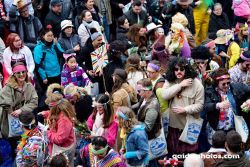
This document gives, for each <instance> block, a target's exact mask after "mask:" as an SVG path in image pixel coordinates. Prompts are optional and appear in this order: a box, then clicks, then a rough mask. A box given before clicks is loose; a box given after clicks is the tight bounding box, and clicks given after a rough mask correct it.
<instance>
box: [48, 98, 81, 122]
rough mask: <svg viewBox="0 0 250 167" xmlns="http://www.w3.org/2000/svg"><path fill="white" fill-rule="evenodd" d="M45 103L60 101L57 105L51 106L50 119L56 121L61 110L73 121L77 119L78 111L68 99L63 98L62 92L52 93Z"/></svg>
mask: <svg viewBox="0 0 250 167" xmlns="http://www.w3.org/2000/svg"><path fill="white" fill-rule="evenodd" d="M45 103H46V104H47V105H49V104H50V103H58V104H57V105H55V106H52V107H51V108H50V113H49V121H50V122H52V123H53V122H56V121H57V120H58V117H59V115H60V113H61V112H63V113H64V115H65V116H66V117H68V118H69V119H70V120H71V121H72V122H75V121H76V113H75V109H74V107H73V105H72V104H71V103H70V102H69V101H68V100H66V99H64V98H63V95H62V94H60V93H51V94H50V95H49V96H48V97H47V99H46V100H45Z"/></svg>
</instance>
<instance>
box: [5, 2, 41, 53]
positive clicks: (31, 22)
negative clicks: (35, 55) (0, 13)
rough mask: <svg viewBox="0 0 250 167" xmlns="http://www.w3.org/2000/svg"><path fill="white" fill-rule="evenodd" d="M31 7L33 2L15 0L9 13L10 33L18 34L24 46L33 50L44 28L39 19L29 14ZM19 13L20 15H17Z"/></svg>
mask: <svg viewBox="0 0 250 167" xmlns="http://www.w3.org/2000/svg"><path fill="white" fill-rule="evenodd" d="M30 5H31V2H29V3H26V2H24V1H22V0H15V1H14V3H13V4H12V6H11V8H10V11H9V18H10V31H12V32H15V33H18V34H19V36H20V38H21V39H22V41H23V42H24V44H25V45H26V46H27V47H29V49H30V50H33V49H34V47H35V45H36V41H37V38H38V37H39V34H40V31H41V30H42V28H43V27H42V24H41V22H40V20H39V19H38V18H37V17H35V16H33V15H31V14H29V10H28V6H30ZM17 11H18V12H19V13H20V15H17Z"/></svg>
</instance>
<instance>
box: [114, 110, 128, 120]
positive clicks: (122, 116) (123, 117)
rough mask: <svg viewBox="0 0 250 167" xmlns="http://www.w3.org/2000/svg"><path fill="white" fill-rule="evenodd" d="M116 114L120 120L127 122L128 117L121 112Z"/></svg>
mask: <svg viewBox="0 0 250 167" xmlns="http://www.w3.org/2000/svg"><path fill="white" fill-rule="evenodd" d="M117 114H118V116H119V117H120V118H122V119H124V120H125V121H128V120H129V118H128V116H127V115H125V114H124V113H123V112H121V111H118V112H117Z"/></svg>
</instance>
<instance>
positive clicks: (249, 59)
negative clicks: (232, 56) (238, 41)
mask: <svg viewBox="0 0 250 167" xmlns="http://www.w3.org/2000/svg"><path fill="white" fill-rule="evenodd" d="M240 57H241V58H242V59H243V60H245V61H250V58H247V57H245V56H244V55H243V54H242V53H241V54H240Z"/></svg>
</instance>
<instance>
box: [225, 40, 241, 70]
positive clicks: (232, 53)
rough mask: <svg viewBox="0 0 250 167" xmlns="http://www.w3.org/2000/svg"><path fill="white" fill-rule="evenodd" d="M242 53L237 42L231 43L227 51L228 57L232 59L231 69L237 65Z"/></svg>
mask: <svg viewBox="0 0 250 167" xmlns="http://www.w3.org/2000/svg"><path fill="white" fill-rule="evenodd" d="M240 53H241V51H240V46H239V45H238V44H237V43H236V42H231V43H230V45H229V47H228V50H227V55H228V56H229V57H230V60H229V68H232V67H233V66H234V65H235V64H236V63H237V61H238V59H239V58H240Z"/></svg>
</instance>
